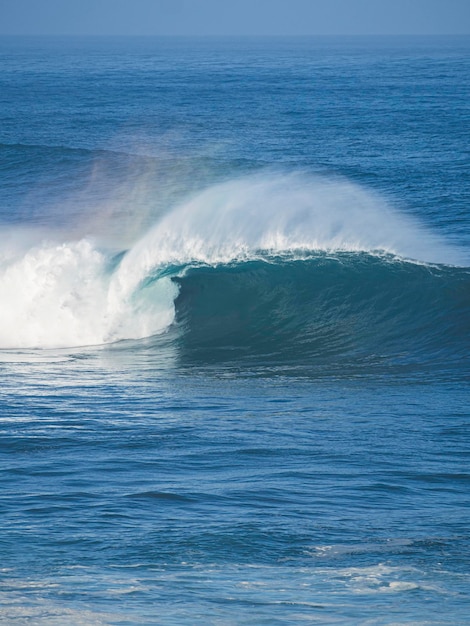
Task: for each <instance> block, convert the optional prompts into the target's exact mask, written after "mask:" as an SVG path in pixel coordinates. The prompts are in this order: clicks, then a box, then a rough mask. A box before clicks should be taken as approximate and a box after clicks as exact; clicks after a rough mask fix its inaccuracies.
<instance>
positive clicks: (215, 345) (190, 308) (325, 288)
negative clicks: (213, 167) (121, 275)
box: [176, 252, 470, 364]
mask: <svg viewBox="0 0 470 626" xmlns="http://www.w3.org/2000/svg"><path fill="white" fill-rule="evenodd" d="M177 282H178V284H179V285H180V293H179V296H178V298H177V300H176V305H177V320H178V322H179V323H180V324H181V325H182V326H183V329H184V344H185V346H186V347H187V348H191V349H199V350H200V349H203V350H204V353H205V354H207V353H210V354H212V355H213V356H215V357H216V358H218V357H220V356H221V355H223V356H224V357H230V356H237V357H240V356H242V357H244V356H248V357H251V356H253V355H255V356H256V357H257V358H260V357H261V356H262V357H264V359H265V362H269V360H270V359H271V360H277V359H282V360H283V361H291V362H297V363H300V362H303V363H305V364H306V363H316V364H321V363H324V364H331V363H336V362H339V361H342V362H344V361H349V362H354V361H356V362H363V361H364V362H365V363H366V364H367V363H372V361H373V362H377V363H380V362H383V361H384V360H386V361H389V360H390V358H392V359H393V360H394V361H395V362H400V363H420V362H421V363H422V362H426V361H429V360H431V359H432V360H433V361H434V362H435V361H436V359H438V360H439V359H444V360H447V361H449V360H452V361H457V362H458V361H459V360H460V359H466V358H467V355H468V349H469V348H470V345H469V343H470V342H469V339H468V337H469V336H470V332H469V331H470V323H469V320H470V316H469V313H470V273H469V272H468V271H467V270H466V269H461V268H455V267H445V266H427V265H420V264H416V263H411V262H406V261H402V260H400V259H397V258H396V257H392V256H386V255H384V256H378V255H371V254H369V253H363V252H336V253H334V254H330V253H317V254H314V255H311V254H308V255H305V256H304V257H303V258H301V255H298V256H295V257H293V256H282V257H277V258H276V257H271V258H266V259H264V260H263V261H261V260H256V261H249V262H245V263H232V264H226V265H222V266H218V267H207V266H206V267H199V268H193V269H191V270H190V271H188V272H187V274H186V275H185V276H184V277H182V278H179V279H177Z"/></svg>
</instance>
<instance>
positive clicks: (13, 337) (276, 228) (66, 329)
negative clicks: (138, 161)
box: [0, 174, 465, 348]
mask: <svg viewBox="0 0 470 626" xmlns="http://www.w3.org/2000/svg"><path fill="white" fill-rule="evenodd" d="M299 249H304V250H328V251H330V250H342V251H346V250H349V251H378V250H382V251H387V252H390V253H394V254H397V255H401V256H404V257H408V258H410V259H416V260H420V261H428V262H442V263H449V264H456V265H458V264H464V265H465V262H463V259H462V258H461V255H460V254H459V253H458V251H456V250H454V249H452V248H451V247H449V246H446V245H445V244H443V243H442V242H441V241H440V240H439V239H438V238H437V237H434V236H433V235H432V234H430V233H429V232H427V231H426V230H425V229H423V228H422V227H420V226H419V225H418V224H417V223H416V222H414V221H413V220H411V219H410V218H408V217H407V216H404V215H402V214H400V213H398V212H397V211H395V210H394V209H393V208H391V207H390V206H389V205H387V203H386V202H385V201H384V200H383V199H381V198H380V197H379V196H377V195H376V194H374V193H370V192H369V191H366V190H364V189H362V188H361V187H359V186H357V185H355V184H352V183H350V182H348V181H344V180H327V179H321V178H313V179H312V178H306V177H303V176H300V175H274V174H272V175H263V176H255V177H249V178H245V179H240V180H234V181H230V182H227V183H223V184H219V185H215V186H212V187H210V188H208V189H206V190H205V191H203V192H201V193H199V194H197V195H196V196H194V197H193V198H192V199H189V200H188V201H187V202H184V203H182V204H181V205H179V206H176V207H175V208H174V209H173V210H171V211H170V212H168V213H166V214H165V215H164V216H163V217H162V218H160V220H159V221H158V222H157V223H156V224H155V226H154V227H153V228H152V229H151V230H150V231H149V232H148V233H147V234H146V235H145V236H143V237H142V238H141V239H140V240H139V241H138V242H137V243H135V244H134V246H133V247H132V248H131V249H130V250H129V251H128V253H127V254H126V255H125V256H124V258H123V259H122V261H121V263H120V265H119V266H118V267H117V268H115V269H114V270H111V269H110V264H109V263H108V259H107V257H106V255H105V254H104V253H102V252H100V251H99V250H98V249H97V248H96V246H95V245H94V244H93V243H92V242H91V241H89V240H87V239H83V240H80V241H75V242H65V243H64V242H62V243H42V244H40V245H38V244H33V243H32V236H31V233H29V234H28V238H27V240H26V239H24V238H22V237H19V236H18V237H17V241H15V240H14V238H12V237H11V234H10V236H9V237H6V238H5V237H4V238H3V241H2V242H1V247H0V348H31V347H34V348H35V347H42V348H55V347H73V346H84V345H96V344H103V343H108V342H112V341H117V340H120V339H138V338H142V337H146V336H150V335H153V334H156V333H159V332H162V331H164V330H165V329H166V328H167V327H168V326H169V325H170V324H171V323H172V321H173V320H174V314H175V309H174V299H175V297H176V295H177V287H176V286H175V285H174V284H173V283H172V282H171V280H170V279H169V278H162V279H160V280H157V281H155V280H154V281H150V282H149V284H148V285H147V286H144V283H143V281H144V280H145V278H146V277H148V275H149V273H150V272H152V271H154V270H155V269H156V268H159V267H160V268H161V267H165V266H167V265H168V264H178V265H179V264H186V263H190V262H194V261H199V262H204V263H210V264H216V263H221V262H229V261H232V260H235V259H243V258H245V259H246V258H252V257H253V256H254V255H257V254H259V251H260V250H265V251H270V252H273V253H280V252H286V251H292V250H299Z"/></svg>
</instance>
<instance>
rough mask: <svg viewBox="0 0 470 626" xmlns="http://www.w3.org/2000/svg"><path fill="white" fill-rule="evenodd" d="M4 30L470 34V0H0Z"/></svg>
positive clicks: (12, 32)
mask: <svg viewBox="0 0 470 626" xmlns="http://www.w3.org/2000/svg"><path fill="white" fill-rule="evenodd" d="M0 33H1V34H9V35H15V34H38V35H45V34H54V35H62V34H71V35H80V34H85V35H219V36H223V35H315V34H318V35H338V34H346V35H361V34H470V0H0Z"/></svg>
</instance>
